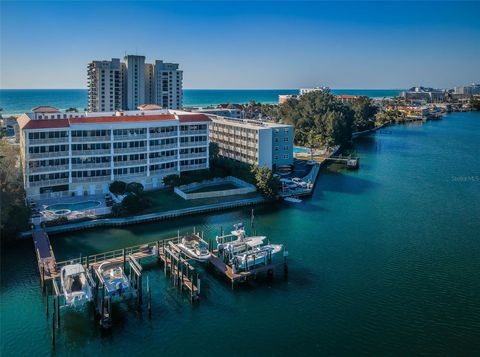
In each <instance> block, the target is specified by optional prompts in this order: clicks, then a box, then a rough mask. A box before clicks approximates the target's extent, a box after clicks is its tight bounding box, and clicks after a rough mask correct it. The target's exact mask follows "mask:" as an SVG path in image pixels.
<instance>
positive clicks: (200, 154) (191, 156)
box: [180, 152, 207, 159]
mask: <svg viewBox="0 0 480 357" xmlns="http://www.w3.org/2000/svg"><path fill="white" fill-rule="evenodd" d="M205 157H207V153H206V152H195V153H190V154H180V159H196V158H202V159H203V158H205Z"/></svg>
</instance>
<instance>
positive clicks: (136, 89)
mask: <svg viewBox="0 0 480 357" xmlns="http://www.w3.org/2000/svg"><path fill="white" fill-rule="evenodd" d="M123 59H124V61H125V68H126V76H127V90H126V91H124V95H126V104H127V107H126V108H124V109H128V110H135V109H136V108H137V107H138V106H139V105H142V104H145V56H133V55H128V56H125V57H124V58H123Z"/></svg>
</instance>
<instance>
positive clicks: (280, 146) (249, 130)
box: [209, 115, 293, 170]
mask: <svg viewBox="0 0 480 357" xmlns="http://www.w3.org/2000/svg"><path fill="white" fill-rule="evenodd" d="M209 117H210V119H211V123H210V141H212V142H215V143H217V144H218V147H219V154H220V155H221V156H223V157H227V158H230V159H233V160H237V161H240V162H244V163H246V164H249V165H258V166H265V167H268V168H269V169H273V170H276V169H278V168H280V167H282V166H290V165H292V164H293V127H292V126H291V125H284V124H276V123H270V122H262V121H257V120H246V119H243V120H242V119H232V118H225V117H220V116H216V115H209Z"/></svg>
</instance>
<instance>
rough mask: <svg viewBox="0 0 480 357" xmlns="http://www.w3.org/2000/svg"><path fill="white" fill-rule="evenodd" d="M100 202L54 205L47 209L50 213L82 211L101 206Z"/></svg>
mask: <svg viewBox="0 0 480 357" xmlns="http://www.w3.org/2000/svg"><path fill="white" fill-rule="evenodd" d="M100 204H101V203H100V202H98V201H85V202H78V203H58V204H54V205H50V206H48V207H47V209H48V210H50V211H58V210H63V209H68V210H70V211H81V210H85V209H89V208H94V207H98V206H100Z"/></svg>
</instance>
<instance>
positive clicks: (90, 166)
mask: <svg viewBox="0 0 480 357" xmlns="http://www.w3.org/2000/svg"><path fill="white" fill-rule="evenodd" d="M109 168H110V163H109V162H96V163H88V164H72V169H109Z"/></svg>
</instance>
